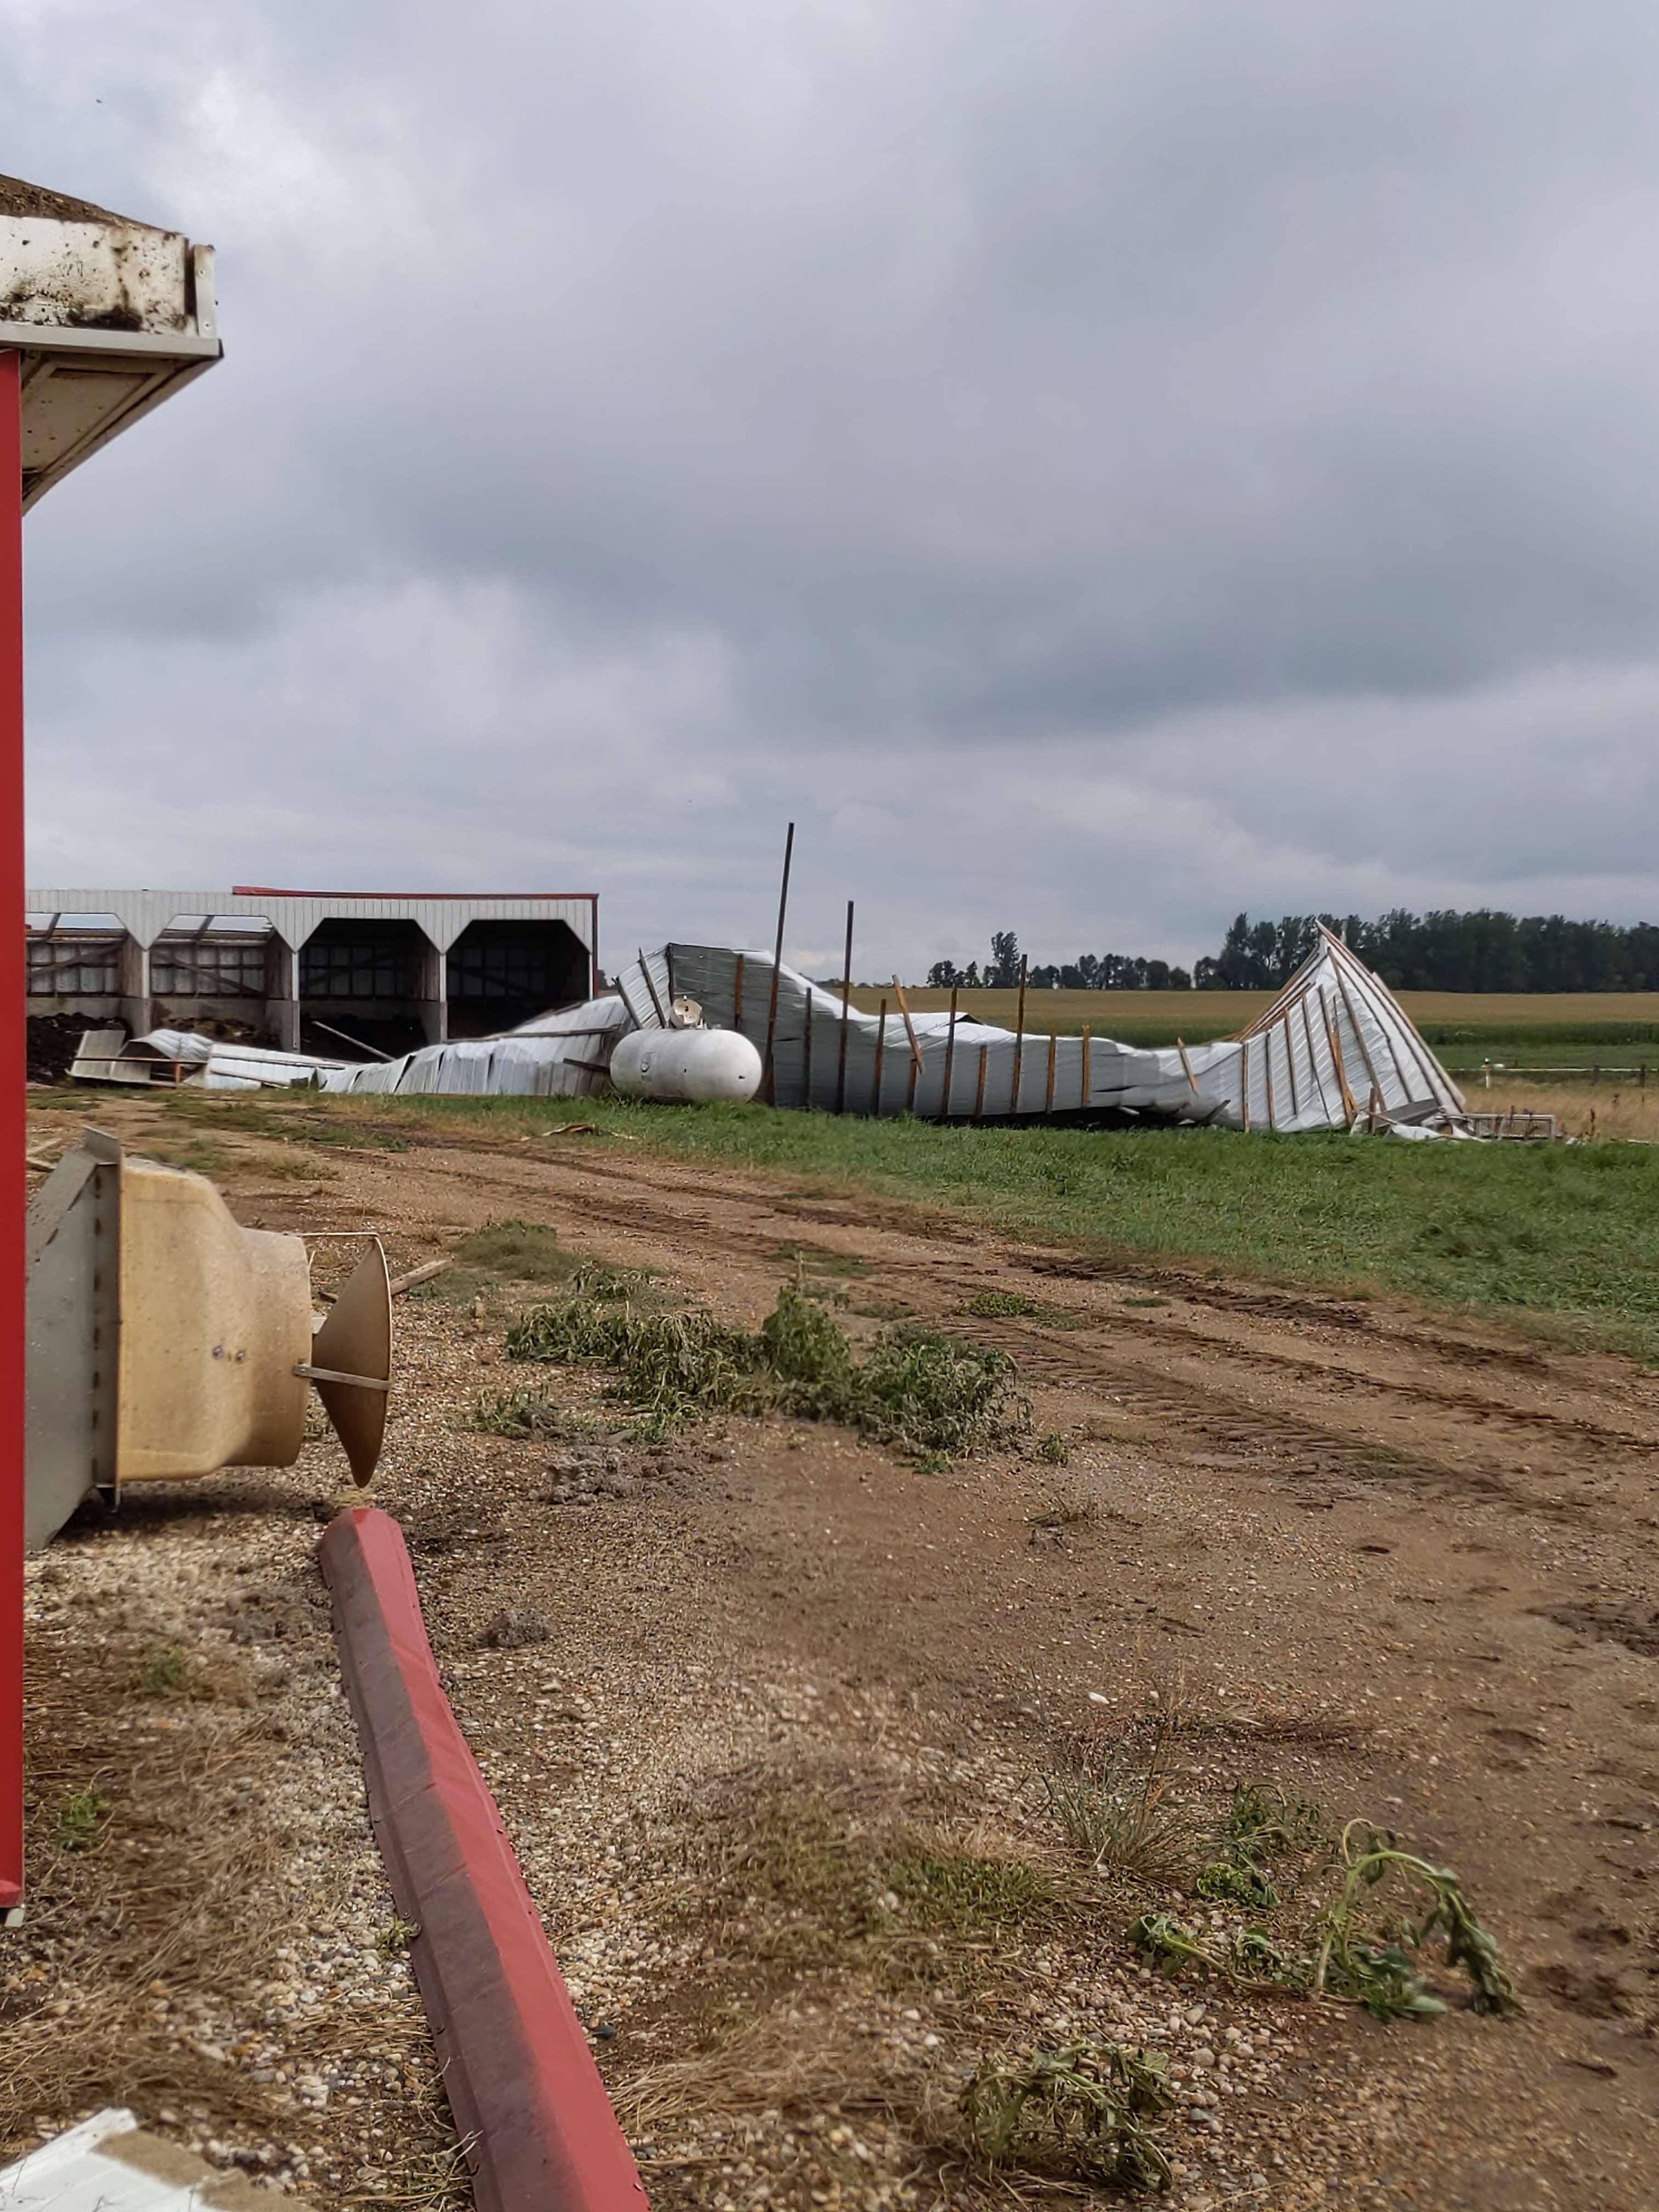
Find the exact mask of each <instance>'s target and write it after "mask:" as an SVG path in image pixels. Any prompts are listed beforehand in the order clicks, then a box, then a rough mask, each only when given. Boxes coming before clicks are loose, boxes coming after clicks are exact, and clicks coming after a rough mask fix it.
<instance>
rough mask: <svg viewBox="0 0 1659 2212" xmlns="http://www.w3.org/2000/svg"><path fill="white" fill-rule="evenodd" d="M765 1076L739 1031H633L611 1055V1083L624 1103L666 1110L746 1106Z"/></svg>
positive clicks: (752, 1049) (754, 1050) (751, 1049)
mask: <svg viewBox="0 0 1659 2212" xmlns="http://www.w3.org/2000/svg"><path fill="white" fill-rule="evenodd" d="M761 1074H762V1068H761V1056H760V1054H759V1053H757V1051H756V1049H755V1048H754V1046H753V1045H752V1044H750V1042H749V1040H748V1038H747V1037H746V1036H740V1035H739V1033H738V1031H737V1030H702V1029H696V1030H629V1033H628V1035H627V1036H625V1037H621V1038H619V1039H618V1040H617V1047H616V1049H615V1051H614V1052H613V1053H612V1054H611V1082H612V1083H613V1084H614V1085H616V1087H617V1090H618V1091H621V1093H622V1095H623V1097H624V1098H650V1099H654V1100H655V1101H656V1102H657V1103H658V1104H659V1105H665V1106H666V1105H684V1106H705V1105H709V1104H712V1103H716V1102H718V1103H720V1104H722V1105H726V1106H742V1105H744V1104H745V1103H747V1102H748V1101H749V1100H750V1098H752V1097H754V1095H755V1093H756V1092H757V1091H758V1090H759V1089H760V1085H761Z"/></svg>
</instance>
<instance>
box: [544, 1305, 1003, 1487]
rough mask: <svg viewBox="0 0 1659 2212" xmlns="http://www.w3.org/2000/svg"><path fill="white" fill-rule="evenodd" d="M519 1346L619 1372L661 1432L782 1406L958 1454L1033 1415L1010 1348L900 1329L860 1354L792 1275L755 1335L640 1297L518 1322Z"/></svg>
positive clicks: (919, 1449) (625, 1392)
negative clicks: (1016, 1379) (1005, 1351)
mask: <svg viewBox="0 0 1659 2212" xmlns="http://www.w3.org/2000/svg"><path fill="white" fill-rule="evenodd" d="M507 1357H508V1358H510V1359H520V1360H544V1361H548V1362H550V1363H555V1364H563V1365H580V1366H596V1367H605V1368H609V1369H610V1370H611V1371H612V1373H613V1374H614V1376H616V1381H615V1383H614V1385H613V1395H615V1396H617V1397H618V1398H620V1399H622V1400H623V1401H624V1402H626V1403H628V1404H629V1405H632V1406H634V1407H636V1408H637V1409H638V1410H639V1411H640V1413H641V1414H642V1415H643V1416H644V1417H645V1422H646V1425H647V1428H648V1429H650V1430H652V1431H654V1432H655V1433H657V1434H659V1435H662V1434H665V1433H666V1432H667V1431H668V1430H669V1429H671V1428H672V1427H674V1426H675V1425H678V1423H680V1422H682V1421H685V1420H694V1419H699V1418H702V1417H703V1416H706V1415H708V1414H712V1413H763V1412H766V1411H769V1410H775V1411H777V1412H780V1413H793V1414H796V1415H798V1416H799V1417H801V1418H803V1419H810V1420H825V1421H839V1422H842V1423H844V1424H845V1425H847V1426H848V1427H849V1428H853V1429H856V1430H858V1431H860V1434H862V1435H864V1436H867V1437H871V1438H872V1439H873V1440H874V1441H875V1442H877V1443H884V1444H889V1445H891V1446H894V1447H896V1449H899V1450H901V1451H905V1452H908V1453H912V1454H915V1455H919V1456H920V1455H935V1456H947V1457H948V1456H954V1455H957V1454H958V1453H961V1452H963V1451H966V1450H969V1449H971V1448H972V1446H973V1445H975V1443H982V1442H986V1441H987V1440H989V1439H990V1438H992V1437H995V1436H996V1435H998V1434H1000V1432H1001V1431H1003V1430H1004V1429H1006V1427H1008V1426H1010V1425H1012V1423H1013V1421H1014V1420H1015V1419H1018V1416H1019V1413H1020V1412H1021V1410H1022V1409H1021V1408H1020V1407H1019V1405H1018V1401H1015V1399H1014V1396H1013V1369H1012V1363H1011V1362H1010V1361H1009V1360H1007V1359H1006V1358H1005V1357H1004V1356H1003V1355H1002V1354H1001V1353H1000V1352H986V1351H981V1350H976V1349H973V1348H971V1347H966V1346H962V1345H958V1344H953V1343H951V1342H949V1341H947V1340H945V1338H942V1337H938V1336H933V1335H930V1334H927V1332H926V1331H922V1330H918V1329H911V1328H890V1329H888V1330H885V1331H884V1332H883V1334H881V1335H880V1336H878V1338H877V1340H876V1341H875V1343H874V1344H873V1345H872V1346H871V1348H870V1350H869V1352H868V1353H867V1354H866V1357H865V1358H863V1359H862V1360H860V1359H859V1358H856V1356H855V1355H854V1350H853V1346H852V1345H851V1344H850V1343H849V1342H848V1338H847V1336H846V1334H844V1332H843V1331H842V1329H841V1328H840V1327H839V1326H838V1325H837V1323H836V1321H835V1320H834V1319H833V1317H832V1316H830V1315H829V1314H828V1313H826V1312H825V1311H824V1310H823V1307H822V1306H821V1305H819V1304H817V1303H816V1302H815V1301H813V1300H812V1299H811V1298H810V1297H807V1295H806V1293H805V1291H804V1290H803V1289H802V1288H801V1287H800V1286H799V1285H794V1284H786V1285H784V1287H783V1288H782V1289H781V1291H780V1292H779V1294H778V1301H777V1304H776V1305H775V1307H774V1309H773V1310H772V1312H771V1313H770V1314H769V1315H768V1316H767V1318H766V1320H765V1321H764V1322H763V1323H762V1325H761V1327H760V1328H759V1329H758V1330H757V1331H755V1332H752V1333H751V1332H750V1331H749V1330H746V1329H742V1328H735V1327H733V1326H732V1324H731V1323H729V1322H722V1321H720V1320H717V1319H716V1318H715V1317H714V1316H713V1315H712V1314H708V1313H701V1312H695V1311H694V1312H690V1313H663V1312H654V1311H653V1312H644V1311H641V1310H639V1309H637V1308H636V1307H635V1306H634V1305H633V1304H629V1303H623V1304H619V1305H613V1306H609V1307H605V1308H603V1309H601V1308H600V1307H599V1305H597V1304H595V1303H594V1302H593V1301H592V1300H591V1299H588V1298H585V1297H581V1296H580V1295H576V1296H573V1297H566V1298H563V1299H561V1300H560V1301H558V1302H557V1303H556V1304H548V1305H539V1306H536V1307H533V1308H532V1310H530V1311H529V1312H528V1313H526V1315H524V1316H522V1317H521V1318H520V1320H519V1321H516V1322H514V1323H513V1326H512V1327H511V1328H509V1329H508V1331H507Z"/></svg>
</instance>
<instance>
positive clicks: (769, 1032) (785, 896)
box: [765, 822, 795, 1106]
mask: <svg viewBox="0 0 1659 2212" xmlns="http://www.w3.org/2000/svg"><path fill="white" fill-rule="evenodd" d="M794 851H795V825H794V823H793V822H792V823H790V824H789V829H788V834H787V836H786V837H785V838H784V841H783V881H782V882H781V884H779V886H778V934H777V939H776V945H775V950H774V951H773V954H772V1000H771V1004H770V1005H769V1006H768V1008H767V1010H766V1074H765V1091H766V1103H767V1104H768V1105H769V1106H775V1105H776V1104H777V1103H778V1080H777V1070H776V1067H775V1065H774V1062H773V1051H774V1048H775V1046H776V1043H777V1038H778V970H779V969H781V967H782V965H783V919H784V916H785V915H787V913H788V911H789V863H790V861H791V860H793V857H794Z"/></svg>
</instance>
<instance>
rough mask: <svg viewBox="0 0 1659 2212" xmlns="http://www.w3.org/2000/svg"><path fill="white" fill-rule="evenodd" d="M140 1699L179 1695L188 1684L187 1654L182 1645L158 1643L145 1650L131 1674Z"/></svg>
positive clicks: (189, 1686) (179, 1696)
mask: <svg viewBox="0 0 1659 2212" xmlns="http://www.w3.org/2000/svg"><path fill="white" fill-rule="evenodd" d="M133 1686H134V1688H135V1689H136V1690H137V1692H138V1694H139V1696H140V1697H143V1698H182V1697H185V1696H186V1695H187V1694H188V1692H189V1691H190V1689H191V1669H190V1656H189V1654H188V1653H187V1652H186V1651H185V1650H184V1648H183V1646H182V1645H181V1644H155V1645H154V1646H153V1647H152V1648H151V1649H150V1650H148V1651H146V1652H145V1654H144V1656H143V1658H142V1659H141V1660H140V1661H139V1662H138V1668H137V1673H136V1674H135V1675H134V1676H133Z"/></svg>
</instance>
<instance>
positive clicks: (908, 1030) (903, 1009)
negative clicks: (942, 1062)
mask: <svg viewBox="0 0 1659 2212" xmlns="http://www.w3.org/2000/svg"><path fill="white" fill-rule="evenodd" d="M893 996H894V997H895V998H896V1000H898V1010H899V1012H900V1013H901V1014H902V1016H903V1017H904V1034H905V1036H907V1037H908V1040H909V1043H910V1057H911V1059H912V1060H914V1061H915V1066H916V1072H917V1073H918V1074H920V1073H921V1046H920V1045H919V1044H918V1043H917V1042H916V1025H915V1023H914V1022H913V1021H912V1020H911V1018H910V1006H909V1001H908V1000H907V999H906V998H905V995H904V986H903V984H902V983H901V982H900V981H899V979H898V977H897V976H896V975H895V976H894V978H893Z"/></svg>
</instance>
